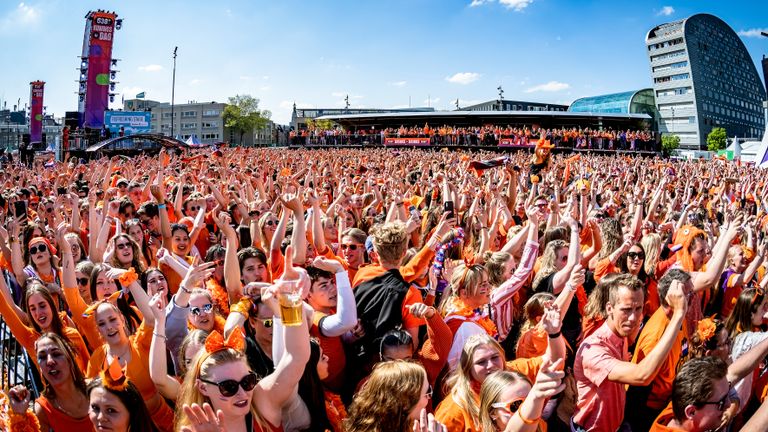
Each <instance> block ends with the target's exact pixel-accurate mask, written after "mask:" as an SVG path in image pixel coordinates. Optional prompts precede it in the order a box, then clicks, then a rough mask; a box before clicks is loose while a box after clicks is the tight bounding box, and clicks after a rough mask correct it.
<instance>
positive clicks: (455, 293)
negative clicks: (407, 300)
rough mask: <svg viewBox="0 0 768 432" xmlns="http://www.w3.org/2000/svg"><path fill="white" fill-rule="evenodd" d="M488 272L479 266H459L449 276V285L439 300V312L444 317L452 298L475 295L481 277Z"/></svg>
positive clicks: (481, 279)
mask: <svg viewBox="0 0 768 432" xmlns="http://www.w3.org/2000/svg"><path fill="white" fill-rule="evenodd" d="M487 274H488V270H486V269H485V267H483V266H482V265H480V264H475V265H471V266H467V265H466V264H463V263H462V264H459V265H458V266H457V267H456V268H455V269H454V270H453V274H452V275H451V283H450V285H448V287H447V288H446V289H445V291H444V292H443V297H442V299H441V300H440V307H439V308H438V309H439V310H440V312H441V313H442V314H443V315H445V313H446V312H447V307H448V305H449V304H451V300H452V299H453V298H454V297H469V296H473V295H475V294H476V293H477V289H478V287H479V286H480V284H481V283H482V282H483V275H487Z"/></svg>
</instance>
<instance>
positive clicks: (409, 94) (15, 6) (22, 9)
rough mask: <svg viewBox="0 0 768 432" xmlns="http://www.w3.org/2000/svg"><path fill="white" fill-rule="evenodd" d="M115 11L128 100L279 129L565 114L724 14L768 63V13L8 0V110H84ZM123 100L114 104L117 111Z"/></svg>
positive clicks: (357, 2) (1, 60)
mask: <svg viewBox="0 0 768 432" xmlns="http://www.w3.org/2000/svg"><path fill="white" fill-rule="evenodd" d="M99 8H101V9H108V10H115V11H116V12H117V13H118V14H119V17H120V18H122V19H123V20H124V23H123V28H122V30H120V31H118V32H117V33H116V35H115V47H114V56H115V57H116V58H120V59H122V61H121V62H120V63H119V66H118V69H119V70H120V72H119V74H118V76H117V81H119V83H118V85H117V92H118V93H120V94H125V97H126V98H131V97H133V96H135V95H136V93H139V92H141V91H144V92H146V96H147V98H148V99H153V100H159V101H170V97H171V69H172V59H171V53H172V51H173V47H174V46H178V47H179V54H178V59H177V61H178V63H177V76H176V101H177V102H186V101H190V100H196V101H198V102H203V101H217V102H222V101H226V99H227V97H229V96H233V95H235V94H250V95H252V96H255V97H258V98H259V99H261V107H262V108H265V109H268V110H270V111H272V113H273V119H274V120H275V121H277V122H278V123H287V122H288V121H289V120H290V112H291V106H292V104H293V102H294V101H295V102H296V103H297V105H299V106H304V107H337V106H338V107H340V106H343V104H344V97H345V95H349V98H350V104H351V105H352V106H353V107H380V108H392V107H408V105H409V100H410V104H411V106H426V105H427V104H428V103H429V104H431V106H433V107H435V108H437V109H453V107H454V103H455V101H456V99H459V101H460V104H461V105H468V104H471V103H477V102H481V101H485V100H489V99H495V98H496V93H497V91H496V88H497V87H498V86H499V85H501V86H502V87H503V88H504V95H505V98H507V99H519V100H532V101H541V102H551V103H563V104H568V103H570V102H572V101H573V100H574V99H576V98H578V97H581V96H589V95H597V94H604V93H611V92H617V91H625V90H633V89H638V88H642V87H648V86H650V84H651V80H650V72H649V65H648V59H647V56H646V54H645V46H644V39H645V35H646V33H647V31H648V30H649V29H650V28H652V27H653V26H654V25H656V24H659V23H662V22H667V21H672V20H676V19H681V18H685V17H687V16H690V15H692V14H694V13H700V12H706V13H712V14H715V15H717V16H719V17H720V18H722V19H723V20H724V21H725V22H727V23H728V24H729V25H730V26H731V27H732V28H733V29H734V30H735V31H737V32H740V34H741V35H742V40H743V41H744V43H745V44H746V46H747V49H748V50H749V51H750V53H751V55H752V57H753V60H755V62H756V63H759V59H760V58H761V56H762V54H764V53H765V54H768V38H764V37H757V34H759V31H758V32H756V31H755V30H756V29H761V28H762V29H763V31H768V18H766V17H768V2H766V1H761V0H752V1H730V2H728V1H726V2H724V1H709V0H703V1H674V0H665V1H623V0H617V1H562V0H379V1H374V0H338V1H333V0H327V1H310V0H305V1H298V0H271V1H255V0H252V1H248V0H222V1H198V0H168V1H166V0H162V1H158V0H155V1H144V0H141V1H139V0H137V1H130V2H120V1H113V0H102V1H98V2H97V1H90V0H82V1H75V0H40V1H37V0H28V1H25V2H24V3H20V2H18V1H10V0H0V41H2V43H0V47H1V48H0V64H2V65H3V67H2V68H0V99H2V100H4V101H7V103H8V106H9V107H10V106H11V105H13V104H15V103H16V101H17V99H18V98H21V101H22V102H21V103H22V105H23V104H24V103H25V102H27V100H28V98H29V82H30V81H33V80H36V79H41V80H44V81H46V82H47V84H46V92H45V105H46V106H47V107H48V113H53V114H55V115H56V116H63V114H64V111H68V110H75V109H76V107H77V96H76V95H75V91H76V89H77V84H76V82H75V80H76V79H77V71H76V70H75V69H76V68H77V66H78V65H79V60H78V59H77V56H78V55H79V54H80V52H81V47H82V41H83V30H84V24H85V20H84V18H83V17H84V16H85V14H86V13H87V11H89V10H92V9H93V10H95V9H99ZM119 102H120V95H118V97H117V98H116V103H115V104H113V107H115V108H116V107H118V106H119V105H120V103H119Z"/></svg>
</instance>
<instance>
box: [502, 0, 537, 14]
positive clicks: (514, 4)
mask: <svg viewBox="0 0 768 432" xmlns="http://www.w3.org/2000/svg"><path fill="white" fill-rule="evenodd" d="M499 3H501V4H502V5H504V7H506V8H507V9H512V10H514V11H515V12H520V11H522V10H523V9H525V8H527V7H528V5H529V4H531V3H533V0H499Z"/></svg>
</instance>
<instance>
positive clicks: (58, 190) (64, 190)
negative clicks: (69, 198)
mask: <svg viewBox="0 0 768 432" xmlns="http://www.w3.org/2000/svg"><path fill="white" fill-rule="evenodd" d="M66 193H67V188H65V187H58V188H56V195H66Z"/></svg>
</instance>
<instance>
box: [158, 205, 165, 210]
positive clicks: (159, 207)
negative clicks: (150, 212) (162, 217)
mask: <svg viewBox="0 0 768 432" xmlns="http://www.w3.org/2000/svg"><path fill="white" fill-rule="evenodd" d="M164 208H165V204H158V205H157V209H158V210H160V209H164Z"/></svg>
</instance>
